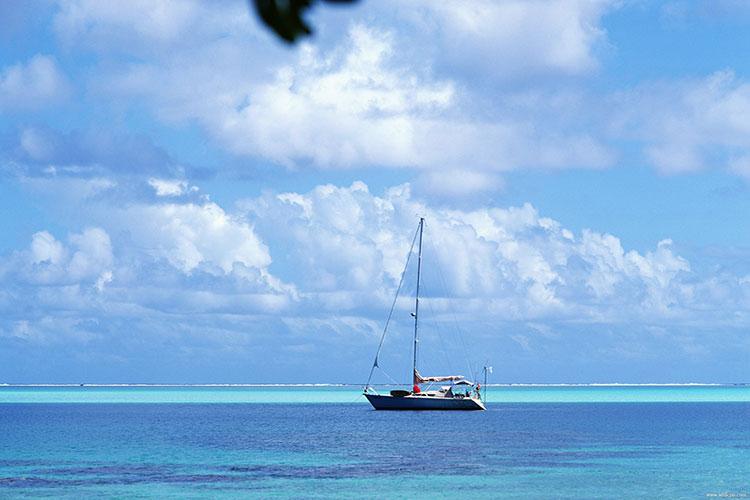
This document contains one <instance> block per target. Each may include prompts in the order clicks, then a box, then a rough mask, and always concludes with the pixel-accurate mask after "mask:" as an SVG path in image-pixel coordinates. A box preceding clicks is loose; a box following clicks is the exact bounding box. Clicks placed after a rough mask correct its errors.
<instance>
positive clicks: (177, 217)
mask: <svg viewBox="0 0 750 500" xmlns="http://www.w3.org/2000/svg"><path fill="white" fill-rule="evenodd" d="M118 217H119V220H120V222H119V223H120V224H121V227H123V228H125V229H126V230H127V231H128V232H129V234H130V236H131V238H132V239H133V240H134V241H135V242H137V244H138V245H139V246H140V247H142V248H144V249H146V252H147V253H149V254H150V255H152V256H153V257H156V258H161V259H165V260H166V261H167V262H169V263H170V264H171V265H172V266H174V267H175V268H177V269H179V270H181V271H182V272H184V273H190V272H192V271H193V270H195V269H196V268H197V267H198V266H201V265H206V266H209V267H211V266H214V267H216V268H217V269H220V270H221V271H223V272H224V273H229V272H231V271H232V268H233V266H234V265H235V264H242V265H245V266H248V267H253V268H265V267H267V266H268V265H269V264H270V263H271V256H270V254H269V251H268V247H267V246H266V245H265V244H264V243H263V242H262V241H261V240H260V239H259V238H258V236H257V235H256V234H255V232H254V231H253V228H252V227H251V226H250V225H248V224H247V223H246V222H243V221H241V220H237V219H236V218H234V217H232V216H231V215H229V214H227V213H226V212H225V211H224V210H223V209H222V208H221V207H220V206H219V205H217V204H215V203H211V202H207V203H205V204H202V205H199V204H193V203H187V204H174V203H168V204H155V205H134V206H132V207H129V208H127V209H125V210H123V211H121V212H120V213H119V214H118Z"/></svg>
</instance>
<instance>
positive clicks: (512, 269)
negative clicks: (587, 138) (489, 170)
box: [242, 182, 693, 321]
mask: <svg viewBox="0 0 750 500" xmlns="http://www.w3.org/2000/svg"><path fill="white" fill-rule="evenodd" d="M242 207H243V209H244V210H245V211H246V213H247V214H248V217H249V218H251V219H254V220H257V221H258V222H257V225H256V229H257V230H258V231H259V233H260V234H262V235H264V237H267V238H268V239H269V241H270V242H271V244H272V245H276V246H280V247H283V248H287V249H290V250H291V252H290V253H288V254H287V255H286V256H284V257H280V259H281V261H282V263H284V262H285V263H286V265H288V266H293V267H294V268H295V269H296V274H297V276H298V277H297V280H296V282H297V283H298V284H299V286H300V288H301V289H302V290H303V291H305V290H307V291H308V292H310V294H311V295H309V296H310V297H314V298H315V299H316V300H320V301H321V303H323V304H324V307H328V308H331V309H335V308H355V309H356V308H361V307H366V305H367V304H370V303H371V302H372V301H373V300H378V301H382V302H383V303H386V302H387V300H385V297H387V296H388V293H389V292H388V290H392V288H393V287H394V286H395V284H396V283H397V282H398V279H399V277H400V273H401V270H402V266H403V261H404V257H405V255H406V252H407V250H408V248H409V244H410V242H411V237H412V235H413V231H414V227H415V226H416V221H417V214H419V215H422V216H425V217H426V219H427V230H428V239H429V246H428V247H427V248H426V252H427V255H428V256H429V258H431V259H432V260H433V266H435V265H437V266H438V269H441V270H442V271H441V273H440V274H442V276H443V277H442V278H441V277H440V276H439V275H438V274H436V272H437V271H436V270H435V268H434V267H433V268H432V270H431V271H430V270H428V271H426V274H425V277H426V279H428V280H431V281H432V285H433V286H434V285H439V282H440V281H441V280H442V279H444V280H445V282H446V285H447V287H448V290H447V292H448V293H449V294H450V295H452V296H455V297H457V298H458V300H459V301H461V303H462V306H461V309H462V310H464V311H467V312H468V311H475V312H478V311H481V314H483V315H488V314H489V315H491V316H492V315H497V316H499V317H501V318H504V319H506V320H507V319H512V318H516V319H518V318H529V317H538V316H539V317H565V318H572V317H575V318H577V319H578V320H582V319H584V318H587V319H588V320H589V321H593V320H594V319H597V320H603V319H606V320H607V321H621V320H623V319H624V318H626V317H635V316H637V317H652V318H653V317H664V316H665V315H666V316H670V317H672V316H679V315H680V314H684V313H686V311H685V308H687V307H688V302H689V296H690V293H692V290H693V285H691V284H690V280H687V279H686V277H687V276H688V275H689V274H690V271H691V269H690V265H689V263H688V262H687V261H686V260H685V259H684V258H682V257H680V256H679V255H677V254H676V253H675V252H674V250H673V247H672V243H671V241H669V240H664V241H662V242H660V243H659V244H658V245H657V247H656V248H655V249H653V250H651V251H647V252H645V253H639V252H637V251H635V250H629V251H626V250H625V249H624V248H623V247H622V244H621V242H620V240H619V239H618V238H617V237H615V236H613V235H609V234H602V233H597V232H594V231H588V230H587V231H584V232H582V233H581V234H580V235H578V236H576V235H575V234H574V233H573V232H571V231H569V230H567V229H565V228H564V227H562V226H561V225H560V224H559V223H558V222H556V221H554V220H552V219H548V218H545V217H541V216H540V215H539V214H538V212H537V211H536V209H534V208H533V207H532V206H531V205H529V204H526V205H523V206H521V207H515V208H507V209H503V208H483V209H476V210H470V211H465V210H456V209H440V208H435V207H431V206H427V205H424V204H422V203H420V202H419V201H417V200H415V199H413V198H412V197H411V194H410V189H409V187H408V186H399V187H394V188H391V189H389V190H388V191H386V193H385V194H384V195H383V196H375V195H373V194H371V193H370V192H369V190H368V188H367V186H366V185H364V184H363V183H360V182H357V183H354V184H352V185H351V186H349V187H336V186H330V185H326V186H319V187H317V188H315V189H314V190H313V191H311V192H308V193H282V194H267V195H264V196H262V197H260V198H257V199H252V200H246V201H245V202H243V203H242ZM277 227H286V228H288V231H286V232H284V233H283V234H274V233H275V228H277ZM445 298H446V296H444V295H440V293H438V294H437V295H433V297H432V300H433V302H434V304H435V307H436V308H440V307H443V306H445V302H444V299H445ZM426 300H430V299H426Z"/></svg>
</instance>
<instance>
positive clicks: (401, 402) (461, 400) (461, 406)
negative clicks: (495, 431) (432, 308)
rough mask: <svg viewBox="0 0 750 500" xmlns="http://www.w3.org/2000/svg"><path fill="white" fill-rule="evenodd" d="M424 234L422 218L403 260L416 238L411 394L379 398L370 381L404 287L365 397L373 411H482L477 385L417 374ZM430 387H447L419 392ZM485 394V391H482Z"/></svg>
mask: <svg viewBox="0 0 750 500" xmlns="http://www.w3.org/2000/svg"><path fill="white" fill-rule="evenodd" d="M423 233H424V218H420V219H419V226H418V227H417V232H416V233H415V234H414V240H412V247H411V250H410V251H409V256H408V257H407V259H406V266H408V264H409V258H410V257H411V255H412V252H413V250H414V243H415V242H416V239H417V237H419V251H418V260H417V289H416V295H415V300H414V302H415V303H414V312H413V313H412V316H413V317H414V349H413V354H414V356H413V363H412V374H413V386H412V388H411V390H404V389H394V390H391V391H390V392H389V393H388V394H379V393H378V392H377V391H376V390H375V388H374V387H372V386H371V385H370V381H371V380H372V375H373V372H374V371H375V368H377V367H378V366H379V365H378V356H379V355H380V349H381V348H382V346H383V339H384V338H385V333H386V331H387V329H388V323H389V322H390V319H391V316H392V314H393V309H394V307H395V304H396V299H397V298H398V293H399V291H400V289H401V284H402V283H403V276H402V278H401V280H402V282H401V283H400V284H399V286H398V289H397V290H396V297H395V298H394V300H393V306H392V307H391V312H390V314H389V315H388V319H387V320H386V326H385V328H384V330H383V336H382V337H381V339H380V345H379V346H378V351H377V353H376V354H375V361H374V362H373V365H372V369H371V370H370V377H369V378H368V380H367V384H366V385H365V388H364V392H363V394H364V396H365V397H366V398H367V400H368V401H369V402H370V404H371V405H372V407H373V408H375V409H376V410H464V411H470V410H485V409H486V408H485V406H484V402H483V401H482V393H481V392H480V389H481V386H480V384H477V383H474V382H472V381H470V380H467V379H466V378H464V377H463V376H462V375H441V376H430V377H423V376H422V375H421V374H420V373H419V371H418V370H417V346H418V343H419V339H418V336H419V285H420V277H421V274H422V236H423ZM404 274H405V270H404ZM488 369H489V368H488V367H485V368H484V377H485V386H486V381H487V371H488ZM433 383H447V385H443V386H440V387H439V388H438V389H437V390H424V391H423V390H422V389H421V388H420V384H433ZM485 390H486V389H485Z"/></svg>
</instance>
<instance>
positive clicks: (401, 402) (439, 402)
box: [365, 393, 485, 411]
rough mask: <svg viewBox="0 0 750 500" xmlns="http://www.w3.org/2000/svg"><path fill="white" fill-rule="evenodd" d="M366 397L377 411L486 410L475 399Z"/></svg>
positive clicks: (415, 396) (412, 395) (379, 395)
mask: <svg viewBox="0 0 750 500" xmlns="http://www.w3.org/2000/svg"><path fill="white" fill-rule="evenodd" d="M365 397H366V398H367V400H368V401H369V402H370V404H371V405H372V407H373V408H375V409H376V410H462V411H472V410H484V409H485V407H484V403H482V401H480V400H479V399H474V398H446V397H440V396H437V397H432V396H417V395H414V394H410V395H408V396H400V397H399V396H390V395H387V394H368V393H365Z"/></svg>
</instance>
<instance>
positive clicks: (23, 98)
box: [0, 54, 70, 110]
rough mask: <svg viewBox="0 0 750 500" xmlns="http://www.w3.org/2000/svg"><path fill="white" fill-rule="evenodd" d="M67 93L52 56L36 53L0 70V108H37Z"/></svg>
mask: <svg viewBox="0 0 750 500" xmlns="http://www.w3.org/2000/svg"><path fill="white" fill-rule="evenodd" d="M69 92H70V88H69V84H68V82H67V79H66V78H65V75H64V74H63V73H62V71H61V70H60V68H59V66H58V64H57V62H56V61H55V59H54V57H52V56H48V55H44V54H37V55H35V56H34V57H32V58H31V59H29V60H28V61H27V62H25V63H18V64H14V65H12V66H7V67H5V68H2V69H0V110H3V109H37V108H40V107H42V106H45V105H48V104H50V103H54V102H58V101H60V100H62V99H64V98H65V97H66V96H67V95H68V93H69Z"/></svg>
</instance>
